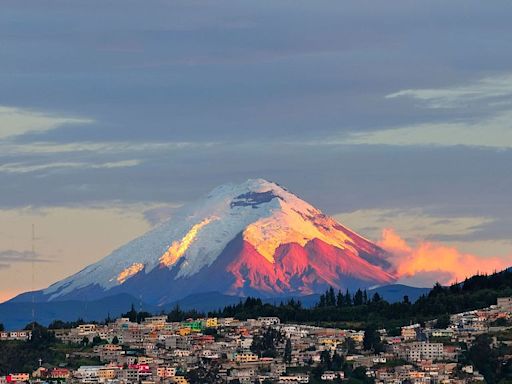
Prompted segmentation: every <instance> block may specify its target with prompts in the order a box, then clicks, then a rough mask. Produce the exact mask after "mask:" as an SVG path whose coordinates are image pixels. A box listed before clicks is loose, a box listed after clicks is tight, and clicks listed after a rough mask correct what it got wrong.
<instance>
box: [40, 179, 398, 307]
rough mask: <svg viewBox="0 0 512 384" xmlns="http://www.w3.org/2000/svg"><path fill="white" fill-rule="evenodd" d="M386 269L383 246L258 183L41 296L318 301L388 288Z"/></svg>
mask: <svg viewBox="0 0 512 384" xmlns="http://www.w3.org/2000/svg"><path fill="white" fill-rule="evenodd" d="M387 269H389V264H388V263H387V261H386V253H385V252H384V251H383V250H382V249H380V248H379V247H378V246H376V245H374V244H373V243H371V242H370V241H368V240H366V239H364V238H363V237H361V236H359V235H357V234H356V233H354V232H353V231H351V230H349V229H347V228H345V227H343V226H342V225H341V224H339V223H338V222H336V221H335V220H334V219H332V218H330V217H328V216H326V215H324V214H323V213H322V212H320V211H319V210H318V209H316V208H314V207H313V206H312V205H310V204H308V203H307V202H305V201H303V200H301V199H300V198H298V197H297V196H296V195H294V194H292V193H290V192H288V191H287V190H286V189H285V188H283V187H281V186H279V185H278V184H275V183H272V182H269V181H266V180H262V179H251V180H248V181H246V182H244V183H241V184H226V185H222V186H220V187H218V188H216V189H214V190H213V191H212V192H211V193H210V194H209V195H207V196H206V197H205V198H203V199H200V200H199V201H197V202H195V203H192V204H187V205H185V206H183V207H182V208H181V209H179V210H177V212H175V214H174V215H173V217H172V218H171V219H170V220H169V221H167V222H165V223H163V224H161V225H159V226H158V227H156V228H154V229H153V230H151V231H149V232H148V233H146V234H144V235H143V236H141V237H139V238H137V239H135V240H133V241H131V242H129V243H127V244H126V245H124V246H122V247H120V248H118V249H117V250H115V251H114V252H112V253H111V254H110V255H109V256H107V257H105V258H104V259H102V260H100V261H98V262H97V263H95V264H92V265H90V266H88V267H87V268H85V269H83V270H82V271H80V272H78V273H76V274H75V275H72V276H70V277H68V278H66V279H64V280H62V281H60V282H58V283H55V284H53V285H52V286H50V287H49V288H47V289H45V290H44V291H43V292H42V294H43V296H44V297H46V298H47V299H48V300H57V299H58V300H60V299H64V298H69V297H73V298H77V297H81V296H80V295H86V296H88V297H89V296H91V295H92V296H94V297H101V296H105V295H107V294H108V293H109V292H111V293H113V292H124V291H127V292H129V293H131V294H136V293H144V294H145V295H146V296H150V297H149V298H147V297H146V300H147V301H148V302H158V303H162V302H165V301H169V300H171V299H177V298H180V297H183V296H186V295H187V294H190V293H194V292H199V291H201V289H203V291H212V290H215V289H218V290H219V291H222V292H223V293H229V294H238V295H247V294H257V293H263V294H266V295H277V294H279V295H282V294H287V293H300V294H309V293H313V292H315V291H318V290H320V289H323V288H324V287H325V286H328V285H333V286H335V287H340V288H346V287H353V286H370V285H375V284H382V283H389V282H392V281H394V277H393V275H392V274H391V273H389V272H387V271H386V270H387ZM157 285H158V286H157ZM182 290H188V291H189V292H180V291H182ZM192 291H193V292H192Z"/></svg>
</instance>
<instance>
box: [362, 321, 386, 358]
mask: <svg viewBox="0 0 512 384" xmlns="http://www.w3.org/2000/svg"><path fill="white" fill-rule="evenodd" d="M363 348H364V349H365V350H366V351H371V350H373V351H374V352H380V351H381V350H382V345H381V342H380V336H379V334H378V332H377V330H376V329H375V328H374V327H373V326H368V327H366V329H365V330H364V338H363Z"/></svg>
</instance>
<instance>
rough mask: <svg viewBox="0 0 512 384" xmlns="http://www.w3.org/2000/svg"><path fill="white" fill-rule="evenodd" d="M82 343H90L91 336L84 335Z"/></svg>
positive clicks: (85, 344)
mask: <svg viewBox="0 0 512 384" xmlns="http://www.w3.org/2000/svg"><path fill="white" fill-rule="evenodd" d="M82 344H83V345H84V346H86V347H87V345H88V344H89V338H88V337H87V336H84V338H83V339H82Z"/></svg>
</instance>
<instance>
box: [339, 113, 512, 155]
mask: <svg viewBox="0 0 512 384" xmlns="http://www.w3.org/2000/svg"><path fill="white" fill-rule="evenodd" d="M335 143H341V144H371V145H395V146H411V145H422V146H457V145H463V146H470V147H483V148H484V147H487V148H497V149H509V148H512V111H505V112H499V113H496V114H495V115H493V116H491V117H487V118H483V119H481V120H478V121H459V122H444V123H443V122H441V123H423V124H416V125H407V126H403V127H398V128H391V129H383V130H378V131H370V132H354V133H351V134H350V135H349V136H348V137H347V138H345V139H343V140H341V141H337V142H336V141H335Z"/></svg>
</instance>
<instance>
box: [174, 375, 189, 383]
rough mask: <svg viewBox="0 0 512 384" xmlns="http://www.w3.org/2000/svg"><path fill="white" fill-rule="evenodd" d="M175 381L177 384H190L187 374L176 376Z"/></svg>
mask: <svg viewBox="0 0 512 384" xmlns="http://www.w3.org/2000/svg"><path fill="white" fill-rule="evenodd" d="M173 381H174V383H176V384H188V381H187V379H186V378H185V376H174V379H173Z"/></svg>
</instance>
